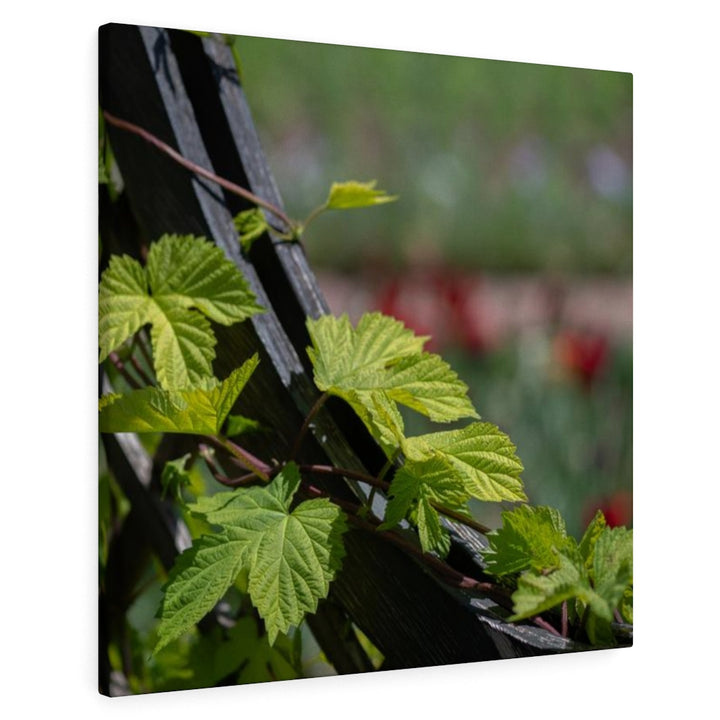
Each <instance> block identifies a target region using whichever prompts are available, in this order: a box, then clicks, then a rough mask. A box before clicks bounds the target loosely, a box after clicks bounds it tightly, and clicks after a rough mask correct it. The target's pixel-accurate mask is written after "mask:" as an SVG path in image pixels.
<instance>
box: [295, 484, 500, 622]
mask: <svg viewBox="0 0 720 720" xmlns="http://www.w3.org/2000/svg"><path fill="white" fill-rule="evenodd" d="M304 488H305V490H306V491H307V492H308V493H309V494H311V495H314V496H315V497H326V498H328V499H330V500H332V502H334V503H336V504H337V505H338V506H339V507H341V508H343V510H346V511H347V513H348V520H349V521H350V522H351V523H352V524H353V525H356V526H357V527H360V528H363V529H365V530H369V531H371V532H377V528H378V526H379V525H380V524H381V523H380V521H379V520H376V519H364V518H361V517H359V516H358V515H357V512H358V510H359V508H358V506H356V505H354V504H353V503H351V502H348V501H346V500H340V499H338V498H336V497H334V496H333V495H330V494H329V493H326V492H324V491H323V490H320V489H319V488H317V487H315V486H314V485H309V484H305V485H304ZM383 537H384V538H385V539H387V540H388V541H389V542H392V543H393V544H395V545H397V546H398V547H400V548H401V549H402V550H404V551H405V552H407V553H410V554H411V555H413V556H414V557H416V558H418V559H419V560H420V561H421V562H422V563H423V564H425V565H426V566H428V567H429V568H430V569H431V570H433V571H434V572H435V573H436V574H438V575H440V576H442V577H444V578H445V579H446V580H447V581H448V582H451V583H453V584H454V585H456V586H457V587H461V588H465V589H469V590H480V591H481V592H484V593H486V594H487V595H489V596H490V597H492V599H493V600H495V601H496V602H497V603H498V604H500V605H502V606H503V607H505V608H506V609H509V610H511V609H512V602H511V600H510V598H509V597H508V595H507V593H506V592H505V591H504V590H503V588H501V587H499V586H497V585H494V584H493V583H488V582H481V581H480V580H476V579H475V578H471V577H468V576H467V575H464V574H463V573H461V572H459V571H457V570H455V569H454V568H452V567H450V565H448V564H447V563H445V562H443V561H442V560H440V559H439V558H437V557H435V556H434V555H431V554H429V553H426V552H423V551H422V549H420V548H417V547H416V546H414V545H412V544H411V543H409V542H407V540H404V539H403V538H401V537H400V536H399V535H398V534H397V533H396V532H394V531H392V530H386V531H383Z"/></svg>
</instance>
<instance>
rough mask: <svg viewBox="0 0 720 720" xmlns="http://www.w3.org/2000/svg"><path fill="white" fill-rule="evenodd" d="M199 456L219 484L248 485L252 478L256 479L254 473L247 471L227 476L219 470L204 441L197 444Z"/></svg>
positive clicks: (229, 485) (235, 486)
mask: <svg viewBox="0 0 720 720" xmlns="http://www.w3.org/2000/svg"><path fill="white" fill-rule="evenodd" d="M198 449H199V451H200V457H202V459H203V460H204V461H205V464H206V465H207V466H208V469H209V470H210V472H211V473H212V476H213V477H214V478H215V479H216V480H217V481H218V482H219V483H220V484H221V485H225V486H226V487H231V488H237V487H242V486H243V485H249V484H250V483H251V482H252V481H253V480H257V475H256V474H255V473H247V474H246V475H241V476H240V477H237V478H229V477H228V476H227V475H225V474H224V473H223V472H221V471H220V466H219V465H218V464H217V463H216V462H215V458H214V457H213V456H212V454H211V451H210V448H209V447H208V446H207V445H205V444H204V443H203V444H201V445H200V446H199V448H198Z"/></svg>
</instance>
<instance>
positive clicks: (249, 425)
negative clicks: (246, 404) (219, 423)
mask: <svg viewBox="0 0 720 720" xmlns="http://www.w3.org/2000/svg"><path fill="white" fill-rule="evenodd" d="M262 429H263V426H262V425H261V424H260V423H259V422H258V421H257V420H253V419H252V418H248V417H245V416H244V415H228V416H227V425H226V427H225V435H226V436H227V437H234V436H235V435H243V434H245V433H252V432H258V431H260V430H262Z"/></svg>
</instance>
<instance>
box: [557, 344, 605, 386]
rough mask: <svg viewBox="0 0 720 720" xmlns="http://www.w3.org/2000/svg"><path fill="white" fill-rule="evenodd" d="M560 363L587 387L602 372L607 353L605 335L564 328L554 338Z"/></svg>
mask: <svg viewBox="0 0 720 720" xmlns="http://www.w3.org/2000/svg"><path fill="white" fill-rule="evenodd" d="M554 349H555V357H556V358H557V360H558V361H559V362H560V365H561V366H562V367H563V368H565V369H566V370H568V371H569V372H570V373H571V374H572V375H574V376H575V377H577V378H578V379H579V380H580V382H581V383H582V384H583V386H584V387H586V388H589V387H590V386H591V385H592V384H593V381H594V380H595V379H596V378H597V377H598V375H599V374H600V373H601V372H602V370H603V368H604V367H605V364H606V362H607V358H608V355H609V344H608V340H607V337H605V336H604V335H600V334H597V333H591V332H580V331H573V330H564V331H562V332H561V333H559V334H558V335H557V337H556V338H555V346H554Z"/></svg>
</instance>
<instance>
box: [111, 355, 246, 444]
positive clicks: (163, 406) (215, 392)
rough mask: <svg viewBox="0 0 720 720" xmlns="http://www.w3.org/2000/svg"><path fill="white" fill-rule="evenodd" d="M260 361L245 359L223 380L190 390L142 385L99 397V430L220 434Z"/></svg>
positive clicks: (213, 381)
mask: <svg viewBox="0 0 720 720" xmlns="http://www.w3.org/2000/svg"><path fill="white" fill-rule="evenodd" d="M258 362H259V359H258V356H257V354H255V355H253V356H252V357H251V358H249V359H248V360H246V361H245V362H244V363H243V364H242V365H241V366H240V367H239V368H237V369H236V370H234V371H233V372H232V373H231V374H230V375H229V376H228V377H227V378H226V379H225V380H223V382H222V383H220V382H218V381H217V380H215V379H212V380H206V381H205V382H204V387H203V386H199V387H196V388H191V389H189V390H162V389H160V388H155V387H152V388H143V389H142V390H134V391H132V392H130V393H127V394H126V395H108V396H105V397H104V398H101V400H100V432H106V433H120V432H136V433H147V432H173V433H186V434H197V435H218V434H219V433H220V431H221V428H222V425H223V422H224V421H225V418H226V416H227V415H228V413H229V412H230V410H231V409H232V406H233V405H234V404H235V401H236V400H237V398H238V395H239V394H240V393H241V392H242V390H243V388H244V387H245V385H246V383H247V382H248V380H249V379H250V376H251V375H252V373H253V372H254V370H255V368H256V367H257V365H258Z"/></svg>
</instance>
